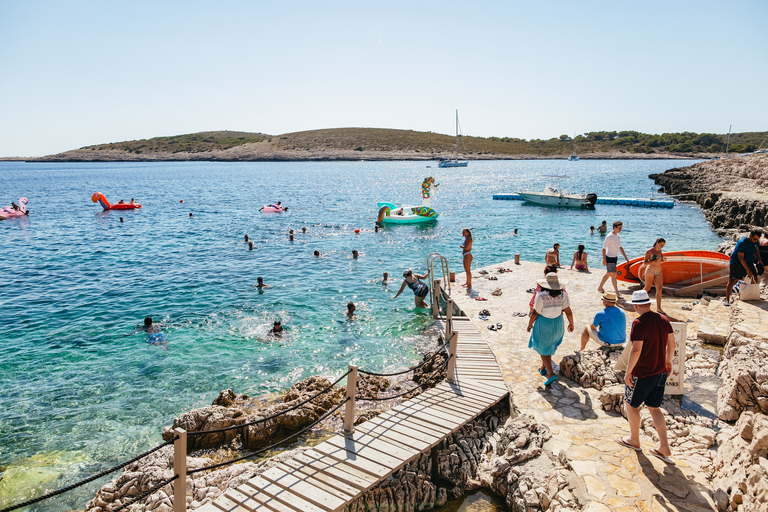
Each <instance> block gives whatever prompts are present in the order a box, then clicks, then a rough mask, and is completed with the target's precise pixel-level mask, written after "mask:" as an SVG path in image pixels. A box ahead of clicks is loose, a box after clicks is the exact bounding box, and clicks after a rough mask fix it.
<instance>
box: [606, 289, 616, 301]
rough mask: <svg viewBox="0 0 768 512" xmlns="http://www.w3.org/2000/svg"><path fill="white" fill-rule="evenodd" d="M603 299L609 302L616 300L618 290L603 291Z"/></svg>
mask: <svg viewBox="0 0 768 512" xmlns="http://www.w3.org/2000/svg"><path fill="white" fill-rule="evenodd" d="M603 300H607V301H608V302H616V292H611V291H606V292H605V293H603Z"/></svg>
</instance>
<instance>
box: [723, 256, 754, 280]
mask: <svg viewBox="0 0 768 512" xmlns="http://www.w3.org/2000/svg"><path fill="white" fill-rule="evenodd" d="M747 266H749V269H750V270H751V271H752V275H753V276H756V275H757V269H756V268H755V266H754V265H753V264H752V263H747ZM728 277H730V278H731V279H734V280H739V279H744V278H745V277H747V269H745V268H744V265H742V264H741V262H740V261H737V262H736V263H733V262H731V269H730V274H729V276H728Z"/></svg>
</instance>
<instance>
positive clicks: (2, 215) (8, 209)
mask: <svg viewBox="0 0 768 512" xmlns="http://www.w3.org/2000/svg"><path fill="white" fill-rule="evenodd" d="M27 203H29V199H27V198H26V197H20V198H19V209H18V210H17V209H15V208H14V207H13V206H5V207H3V208H2V209H0V220H5V219H8V218H11V217H26V216H27V215H29V212H28V211H27Z"/></svg>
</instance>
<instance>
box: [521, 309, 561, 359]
mask: <svg viewBox="0 0 768 512" xmlns="http://www.w3.org/2000/svg"><path fill="white" fill-rule="evenodd" d="M564 335H565V322H564V321H563V315H559V316H558V317H557V318H547V317H545V316H542V315H539V316H537V317H536V322H535V323H534V324H533V329H532V330H531V338H530V339H529V340H528V348H532V349H533V350H535V351H536V352H538V353H539V355H541V356H552V355H555V352H556V351H557V347H559V346H560V344H561V343H562V342H563V336H564Z"/></svg>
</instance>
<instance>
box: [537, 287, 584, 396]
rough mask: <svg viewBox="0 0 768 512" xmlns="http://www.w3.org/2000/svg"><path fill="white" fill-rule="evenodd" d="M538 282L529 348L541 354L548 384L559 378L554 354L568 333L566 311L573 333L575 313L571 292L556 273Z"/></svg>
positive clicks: (569, 327)
mask: <svg viewBox="0 0 768 512" xmlns="http://www.w3.org/2000/svg"><path fill="white" fill-rule="evenodd" d="M536 282H537V284H538V285H539V286H540V287H541V291H539V292H537V293H536V298H535V299H534V302H533V311H531V316H530V318H529V320H528V332H530V333H531V338H530V340H529V341H528V348H532V349H533V350H535V351H536V352H538V353H539V355H540V356H541V368H539V373H541V374H542V375H543V376H545V377H547V380H546V381H544V385H545V386H548V385H550V384H552V383H553V382H555V381H556V380H557V377H556V376H555V371H554V370H553V369H552V356H553V355H554V354H555V352H556V351H557V347H559V346H560V343H562V342H563V336H564V335H565V322H564V321H563V313H565V316H566V317H568V332H573V312H572V311H571V303H570V301H569V300H568V294H567V293H566V292H565V290H564V289H563V285H564V284H565V283H564V282H562V281H560V280H558V278H557V274H556V273H554V272H550V273H549V274H547V276H546V278H545V279H540V280H538V281H536Z"/></svg>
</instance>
